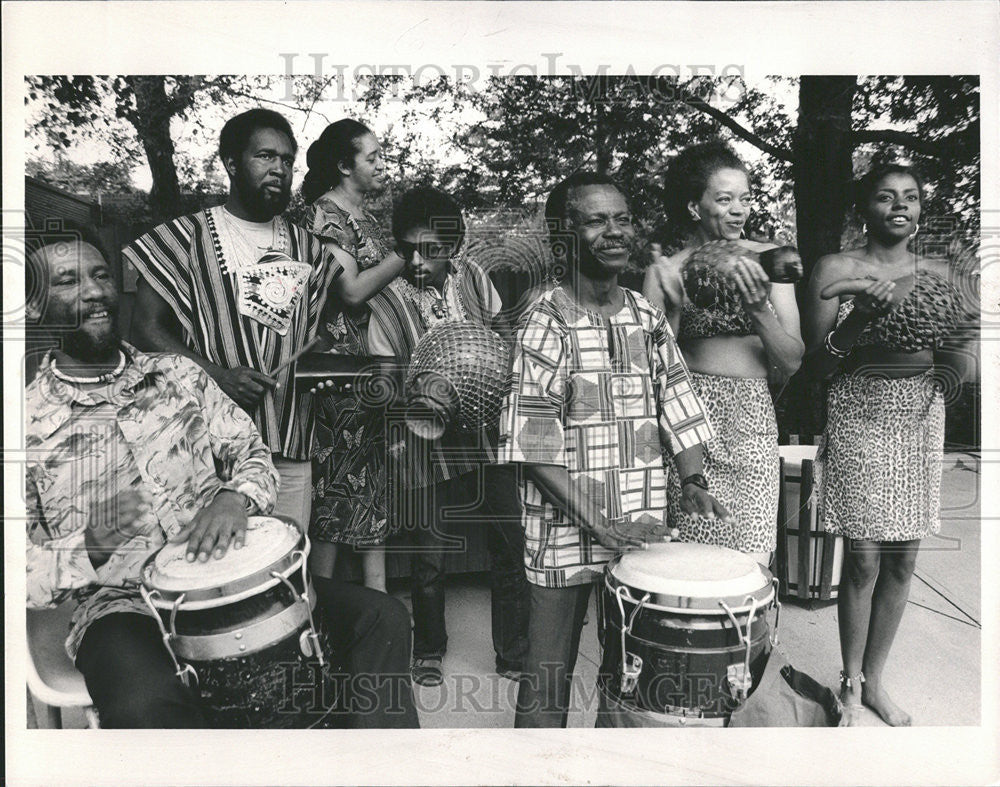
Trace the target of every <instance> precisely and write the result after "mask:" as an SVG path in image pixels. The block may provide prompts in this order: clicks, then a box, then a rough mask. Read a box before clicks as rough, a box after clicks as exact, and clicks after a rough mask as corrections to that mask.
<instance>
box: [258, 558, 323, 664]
mask: <svg viewBox="0 0 1000 787" xmlns="http://www.w3.org/2000/svg"><path fill="white" fill-rule="evenodd" d="M293 554H300V555H302V588H303V590H302V593H299V592H298V591H297V590H296V589H295V585H293V584H292V583H291V582H290V581H289V579H288V577H286V576H283V575H281V574H279V573H278V572H277V571H272V572H271V576H272V577H274V578H275V579H277V580H280V581H281V582H284V583H285V585H286V586H287V587H288V589H289V590H290V591H291V592H292V598H295V599H298V602H299V603H301V604H305V605H306V614H307V615H308V616H309V628H307V629H306V630H305V631H303V632H302V634H301V635H299V650H301V651H302V655H303V656H306V657H312V658H315V659H316V661H317V663H318V664H319V666H320V667H323V666H326V662H325V661H324V660H323V648H322V647H321V646H320V644H319V634H318V633H317V632H316V623H315V622H314V621H313V614H312V605H311V604H310V603H309V574H308V572H307V570H306V560H305V558H306V555H305V553H303V552H295V553H293Z"/></svg>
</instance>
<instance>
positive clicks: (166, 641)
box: [139, 585, 198, 688]
mask: <svg viewBox="0 0 1000 787" xmlns="http://www.w3.org/2000/svg"><path fill="white" fill-rule="evenodd" d="M139 594H140V595H141V596H142V600H143V601H145V602H146V606H147V607H149V609H150V610H151V611H152V613H153V620H155V621H156V625H157V626H159V628H160V635H161V636H162V638H163V647H164V648H166V650H167V653H169V654H170V660H171V661H173V662H174V674H175V675H176V676H177V677H178V678H179V679H180V681H181V683H183V684H184V685H185V686H187V687H188V688H191V683H190V681H191V679H192V678H194V683H195V685H196V686H197V685H198V673H197V672H195V670H194V667H192V666H191V665H190V664H185V665H183V666H181V663H180V662H179V661H178V660H177V655H176V654H175V653H174V649H173V648H172V647H171V646H170V641H171V640H172V639H173V638H174V637H175V636H177V629H176V628H175V621H176V619H177V608H178V607H179V606H180V605H181V602H182V601H184V594H183V593H181V595H180V597H179V598H178V599H177V600H176V601H175V602H174V605H173V608H172V609H171V610H170V631H167V628H166V626H164V625H163V618H162V617H160V611H159V610H158V609H157V608H156V605H155V604H154V603H153V598H152V597H153V595H154V594H155V595H156V596H159V595H160V594H159V592H157V591H156V590H153V591H149V590H148V589H147V588H146V586H145V585H140V586H139Z"/></svg>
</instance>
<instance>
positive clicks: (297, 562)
mask: <svg viewBox="0 0 1000 787" xmlns="http://www.w3.org/2000/svg"><path fill="white" fill-rule="evenodd" d="M186 551H187V545H186V544H184V543H178V544H168V545H167V546H165V547H164V548H163V549H161V550H160V551H159V552H157V553H156V554H155V555H153V556H151V557H150V558H149V560H147V561H146V564H145V566H144V567H143V572H142V585H143V587H142V594H143V598H144V599H145V600H146V603H147V605H148V606H149V607H150V609H151V610H152V611H153V613H154V614H155V615H156V618H157V620H158V621H159V622H160V628H161V631H162V633H163V637H164V643H165V644H166V646H167V649H168V650H169V652H170V654H171V656H172V657H173V658H174V661H175V663H176V665H177V670H178V675H179V676H180V677H181V679H182V680H184V681H185V683H187V684H188V685H189V686H191V688H193V689H194V690H195V691H197V692H198V693H200V695H201V697H202V699H203V701H204V711H205V715H206V718H207V720H208V722H209V724H210V725H211V726H213V727H223V728H246V729H269V728H297V727H315V726H334V725H333V720H334V719H335V718H336V716H335V713H334V711H335V709H336V708H337V698H338V694H339V692H338V690H337V685H336V682H335V680H334V676H335V670H334V669H333V666H332V665H331V662H330V654H331V651H330V647H329V643H328V641H327V637H326V636H325V635H324V633H323V631H322V630H321V629H320V628H319V627H317V625H316V621H315V618H314V615H313V608H314V606H315V596H314V594H313V593H312V588H311V586H310V583H309V578H308V575H307V573H306V558H307V556H308V553H309V542H308V539H307V538H306V536H305V535H304V534H303V533H302V532H301V531H300V529H299V528H298V526H297V525H296V524H295V523H294V522H292V521H291V520H290V519H286V518H283V517H250V520H249V523H248V526H247V533H246V540H245V543H244V545H243V547H242V548H241V549H235V548H232V547H230V549H228V550H227V552H226V554H225V555H224V556H223V557H222V558H220V559H214V558H213V559H211V560H209V561H207V562H204V563H202V562H199V561H195V562H189V561H188V560H187V558H186Z"/></svg>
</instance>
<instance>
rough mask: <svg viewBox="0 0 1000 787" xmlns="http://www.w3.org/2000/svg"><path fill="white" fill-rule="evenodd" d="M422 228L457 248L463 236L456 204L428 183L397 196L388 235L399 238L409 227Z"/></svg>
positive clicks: (463, 230) (409, 229)
mask: <svg viewBox="0 0 1000 787" xmlns="http://www.w3.org/2000/svg"><path fill="white" fill-rule="evenodd" d="M423 227H426V228H427V229H430V230H434V232H436V233H437V234H438V235H439V236H440V237H441V238H442V239H445V240H448V241H451V242H453V243H454V244H455V248H456V249H458V248H459V247H460V246H461V245H462V241H463V240H464V239H465V220H464V219H463V218H462V210H461V208H459V207H458V203H457V202H456V201H455V200H454V199H453V198H452V197H451V196H449V195H448V194H445V193H444V192H443V191H441V190H439V189H435V188H431V187H430V186H417V187H416V188H412V189H410V190H409V191H407V192H406V193H405V194H403V196H402V197H400V198H399V199H398V200H397V201H396V204H395V205H394V206H393V208H392V235H393V237H394V238H395V239H396V240H397V241H399V240H402V239H403V236H404V235H406V233H408V232H410V231H411V230H413V229H419V228H423Z"/></svg>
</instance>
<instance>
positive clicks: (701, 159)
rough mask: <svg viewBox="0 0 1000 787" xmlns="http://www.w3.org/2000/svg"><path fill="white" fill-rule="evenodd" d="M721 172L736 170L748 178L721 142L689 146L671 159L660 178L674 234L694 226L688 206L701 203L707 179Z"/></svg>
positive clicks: (733, 152)
mask: <svg viewBox="0 0 1000 787" xmlns="http://www.w3.org/2000/svg"><path fill="white" fill-rule="evenodd" d="M720 169H738V170H740V171H742V172H744V173H746V174H747V175H748V176H749V171H748V170H747V165H746V164H744V163H743V160H742V159H741V158H740V157H739V156H738V155H736V153H735V151H733V149H732V148H731V147H729V145H727V144H726V143H725V142H723V141H722V140H721V139H713V140H710V141H709V142H702V143H700V144H698V145H691V146H690V147H687V148H684V150H682V151H681V152H680V153H678V154H677V155H676V156H674V157H673V159H671V161H670V163H669V164H668V165H667V171H666V173H665V174H664V176H663V209H664V212H665V213H666V214H667V220H668V221H669V222H670V224H671V226H672V227H673V229H674V230H675V231H678V232H679V231H681V230H682V229H686V228H687V227H689V226H691V224H693V223H694V222H693V219H692V218H691V214H690V213H689V212H688V209H687V206H688V203H690V202H697V201H698V200H700V199H701V196H702V194H704V193H705V189H706V188H708V179H709V178H710V177H712V174H713V173H715V172H718V171H719V170H720Z"/></svg>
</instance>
